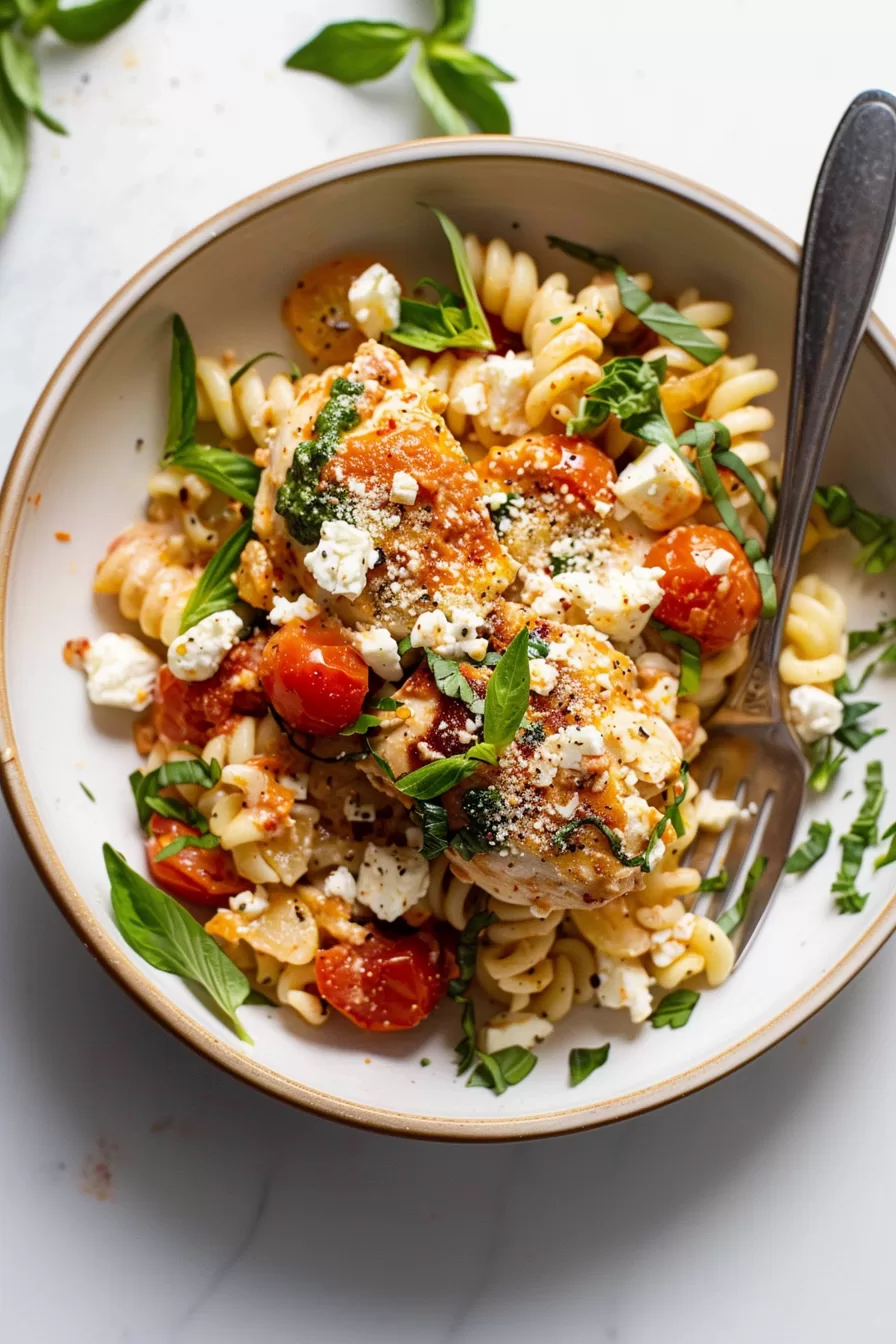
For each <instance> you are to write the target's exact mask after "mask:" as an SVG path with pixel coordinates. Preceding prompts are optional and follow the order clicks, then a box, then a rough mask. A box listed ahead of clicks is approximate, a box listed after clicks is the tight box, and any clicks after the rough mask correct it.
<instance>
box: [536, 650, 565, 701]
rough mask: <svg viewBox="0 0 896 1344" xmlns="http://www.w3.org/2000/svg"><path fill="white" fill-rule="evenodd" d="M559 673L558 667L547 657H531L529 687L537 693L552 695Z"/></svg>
mask: <svg viewBox="0 0 896 1344" xmlns="http://www.w3.org/2000/svg"><path fill="white" fill-rule="evenodd" d="M559 675H560V673H559V671H558V669H557V667H556V666H555V665H554V664H552V663H549V662H548V660H547V658H530V660H529V687H530V689H531V690H532V691H533V692H534V693H535V695H550V693H551V691H552V690H553V689H554V687H555V686H556V685H557V678H558V677H559Z"/></svg>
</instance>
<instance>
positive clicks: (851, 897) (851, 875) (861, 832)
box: [831, 761, 886, 915]
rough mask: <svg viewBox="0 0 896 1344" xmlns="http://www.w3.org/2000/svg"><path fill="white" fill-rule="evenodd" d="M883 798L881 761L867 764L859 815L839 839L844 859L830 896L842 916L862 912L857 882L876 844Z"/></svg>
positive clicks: (864, 895) (863, 897)
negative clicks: (863, 861) (867, 850)
mask: <svg viewBox="0 0 896 1344" xmlns="http://www.w3.org/2000/svg"><path fill="white" fill-rule="evenodd" d="M885 798H886V790H885V789H884V785H883V766H882V765H881V762H880V761H870V762H869V763H868V766H867V768H866V770H865V797H864V801H863V802H862V806H861V808H860V809H859V814H858V816H857V817H856V819H855V821H854V822H853V823H852V825H851V826H850V828H849V830H848V831H847V832H846V834H845V835H843V836H841V837H840V848H841V850H842V851H843V856H842V858H841V861H840V870H839V872H838V873H837V876H836V878H835V879H834V885H833V887H832V888H831V892H832V894H833V895H834V896H835V897H836V903H837V909H838V910H839V911H840V913H841V915H855V914H858V912H859V911H860V910H863V909H864V908H865V902H866V901H867V900H868V892H864V893H861V892H859V891H858V890H857V889H856V879H857V878H858V876H859V872H860V870H861V867H862V860H863V859H864V857H865V850H866V849H868V847H869V846H870V845H876V844H877V819H878V817H879V816H880V813H881V809H882V808H883V805H884V799H885Z"/></svg>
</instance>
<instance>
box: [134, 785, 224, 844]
mask: <svg viewBox="0 0 896 1344" xmlns="http://www.w3.org/2000/svg"><path fill="white" fill-rule="evenodd" d="M143 802H144V805H145V806H146V807H147V808H148V809H149V811H150V812H155V813H156V814H157V815H158V816H160V817H167V818H168V819H169V820H171V821H182V822H183V823H184V825H185V826H192V827H194V828H195V829H196V830H197V831H199V833H200V835H205V834H206V832H207V831H208V822H207V821H206V819H205V817H204V816H203V815H202V813H201V812H199V811H197V809H196V808H195V807H192V806H191V805H190V804H189V803H186V802H184V800H183V799H182V798H159V797H157V796H156V795H155V794H152V793H147V794H146V796H145V797H144V799H143Z"/></svg>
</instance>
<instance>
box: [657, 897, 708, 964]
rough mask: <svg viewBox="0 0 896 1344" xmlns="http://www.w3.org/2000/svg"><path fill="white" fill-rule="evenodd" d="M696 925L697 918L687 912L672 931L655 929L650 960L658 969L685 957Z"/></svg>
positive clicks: (674, 925)
mask: <svg viewBox="0 0 896 1344" xmlns="http://www.w3.org/2000/svg"><path fill="white" fill-rule="evenodd" d="M696 923H697V916H696V915H692V914H691V913H690V911H687V912H685V914H683V915H682V917H681V919H679V920H678V922H677V923H675V924H673V926H672V928H671V929H654V931H653V932H652V933H651V935H650V959H651V961H652V962H653V964H654V966H656V967H657V969H659V970H662V969H663V967H665V966H671V965H672V963H673V961H677V960H678V958H679V957H683V956H684V954H685V952H687V950H688V944H689V943H690V941H691V939H692V938H693V936H694V926H695V925H696Z"/></svg>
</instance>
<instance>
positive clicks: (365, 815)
mask: <svg viewBox="0 0 896 1344" xmlns="http://www.w3.org/2000/svg"><path fill="white" fill-rule="evenodd" d="M342 815H343V816H344V817H345V819H346V821H376V808H375V807H374V805H373V803H361V802H359V801H358V799H357V798H355V797H354V796H353V795H352V796H349V797H348V798H346V800H345V802H344V803H343V804H342Z"/></svg>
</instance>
